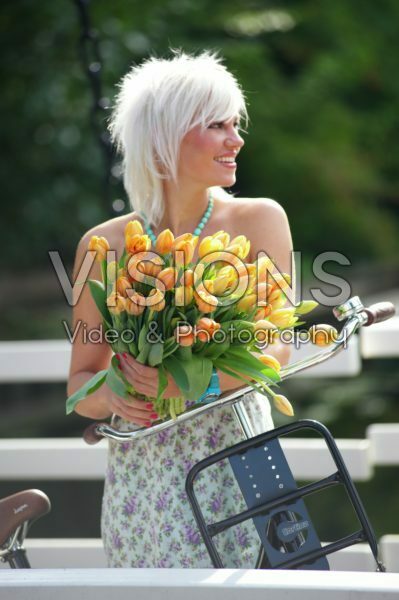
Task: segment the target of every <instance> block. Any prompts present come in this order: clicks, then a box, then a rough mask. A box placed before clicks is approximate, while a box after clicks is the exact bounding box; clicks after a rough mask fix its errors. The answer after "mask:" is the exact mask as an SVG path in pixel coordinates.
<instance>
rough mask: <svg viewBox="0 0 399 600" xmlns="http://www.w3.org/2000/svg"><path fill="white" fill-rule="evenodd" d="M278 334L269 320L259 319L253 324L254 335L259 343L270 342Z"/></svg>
mask: <svg viewBox="0 0 399 600" xmlns="http://www.w3.org/2000/svg"><path fill="white" fill-rule="evenodd" d="M277 335H278V329H277V327H276V326H275V325H273V323H270V321H266V320H265V319H259V320H258V321H256V322H255V325H254V337H255V340H256V341H257V342H259V343H260V344H263V343H266V344H272V343H273V341H274V338H275V337H276V336H277Z"/></svg>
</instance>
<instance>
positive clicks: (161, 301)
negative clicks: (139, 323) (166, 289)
mask: <svg viewBox="0 0 399 600" xmlns="http://www.w3.org/2000/svg"><path fill="white" fill-rule="evenodd" d="M150 298H151V300H150ZM146 304H147V306H149V307H150V308H151V310H155V311H156V312H160V311H161V310H163V309H164V308H165V304H166V303H165V295H164V293H163V292H161V290H158V289H152V290H151V291H150V293H149V294H148V298H147V301H146Z"/></svg>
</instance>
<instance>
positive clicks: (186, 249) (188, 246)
mask: <svg viewBox="0 0 399 600" xmlns="http://www.w3.org/2000/svg"><path fill="white" fill-rule="evenodd" d="M185 235H191V233H189V234H185ZM176 239H178V238H176ZM196 240H198V238H197V237H195V238H194V237H192V238H191V239H189V238H187V239H183V240H179V241H176V240H175V241H174V244H173V253H174V254H175V262H176V263H177V264H179V265H180V264H181V263H182V260H181V256H180V254H181V253H183V256H184V262H185V263H186V264H187V263H190V262H191V261H192V260H193V256H194V250H195V247H196V245H197V241H196ZM176 252H178V254H176Z"/></svg>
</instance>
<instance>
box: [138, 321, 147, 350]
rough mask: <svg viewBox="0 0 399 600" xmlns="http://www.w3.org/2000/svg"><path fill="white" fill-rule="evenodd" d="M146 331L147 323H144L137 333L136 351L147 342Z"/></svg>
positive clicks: (141, 348)
mask: <svg viewBox="0 0 399 600" xmlns="http://www.w3.org/2000/svg"><path fill="white" fill-rule="evenodd" d="M147 332H148V327H147V323H144V325H143V326H142V327H141V330H140V333H139V339H138V345H137V347H138V351H139V352H141V351H142V350H143V348H144V346H145V345H146V344H147V343H148V342H147Z"/></svg>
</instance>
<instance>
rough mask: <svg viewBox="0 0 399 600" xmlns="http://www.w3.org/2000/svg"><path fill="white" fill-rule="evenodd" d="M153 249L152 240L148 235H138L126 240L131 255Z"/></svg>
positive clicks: (127, 249)
mask: <svg viewBox="0 0 399 600" xmlns="http://www.w3.org/2000/svg"><path fill="white" fill-rule="evenodd" d="M150 248H151V240H150V237H149V236H148V235H140V234H139V233H136V234H134V235H131V236H128V237H127V238H126V251H127V252H128V253H129V254H136V253H137V252H146V251H147V250H149V249H150Z"/></svg>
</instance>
